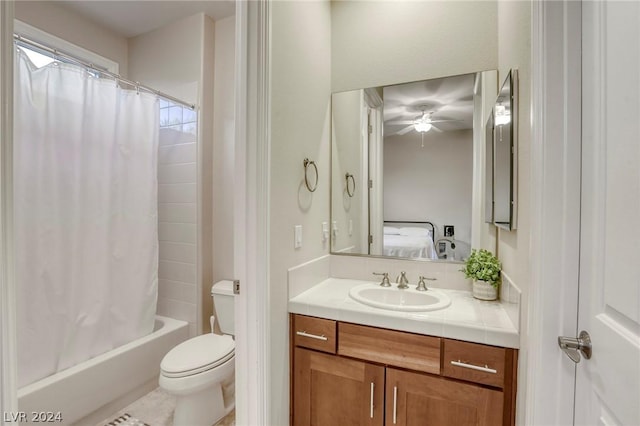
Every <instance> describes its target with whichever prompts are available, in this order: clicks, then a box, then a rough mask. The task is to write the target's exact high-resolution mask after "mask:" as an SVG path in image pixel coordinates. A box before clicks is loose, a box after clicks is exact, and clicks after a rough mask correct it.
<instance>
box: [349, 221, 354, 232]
mask: <svg viewBox="0 0 640 426" xmlns="http://www.w3.org/2000/svg"><path fill="white" fill-rule="evenodd" d="M352 235H353V219H349V236H352Z"/></svg>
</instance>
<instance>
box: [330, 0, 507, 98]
mask: <svg viewBox="0 0 640 426" xmlns="http://www.w3.org/2000/svg"><path fill="white" fill-rule="evenodd" d="M331 25H332V35H333V39H332V45H331V47H332V51H331V57H332V58H331V66H332V70H331V71H332V88H333V91H336V92H337V91H343V90H352V89H359V88H365V87H377V86H385V85H389V84H395V83H400V82H409V81H417V80H424V79H428V78H436V77H444V76H449V75H459V74H468V73H471V72H476V71H481V70H488V69H496V68H497V64H498V55H497V53H498V52H497V49H498V38H497V31H496V28H497V7H496V3H495V2H492V1H380V2H377V1H335V2H332V7H331Z"/></svg>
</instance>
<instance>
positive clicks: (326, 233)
mask: <svg viewBox="0 0 640 426" xmlns="http://www.w3.org/2000/svg"><path fill="white" fill-rule="evenodd" d="M328 239H329V222H322V241H323V242H324V241H327V240H328Z"/></svg>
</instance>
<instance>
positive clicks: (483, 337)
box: [289, 278, 518, 426]
mask: <svg viewBox="0 0 640 426" xmlns="http://www.w3.org/2000/svg"><path fill="white" fill-rule="evenodd" d="M362 285H363V281H358V280H346V279H335V278H330V279H328V280H325V281H323V282H321V283H320V284H317V285H316V286H315V287H313V288H311V289H309V290H307V291H306V292H304V293H302V294H300V295H298V296H296V297H294V298H293V299H291V300H290V301H289V312H290V337H291V338H290V342H291V382H292V383H291V390H292V392H291V424H293V425H311V424H316V425H342V424H345V425H347V424H348V425H352V424H354V425H407V424H433V425H456V426H460V425H512V424H514V420H515V395H516V376H517V375H516V369H517V357H518V350H517V345H518V334H517V331H516V330H515V328H514V327H513V325H511V323H510V321H509V320H508V318H507V316H506V314H505V313H504V312H503V311H502V307H501V305H500V303H499V302H481V301H477V300H475V299H473V298H472V297H471V296H470V295H469V294H468V292H465V291H455V290H442V289H440V290H436V292H442V293H445V294H446V296H447V297H450V298H451V305H450V306H448V307H446V308H442V309H438V310H434V311H428V312H422V311H420V312H412V311H395V310H388V309H380V308H373V307H369V306H366V305H364V304H362V303H359V302H357V301H355V300H354V299H353V298H352V297H350V296H349V291H350V290H351V289H352V288H356V287H358V286H362ZM370 285H371V286H372V288H375V287H374V286H375V284H373V283H372V284H370ZM393 289H395V288H393ZM393 289H392V290H393ZM396 291H404V290H396ZM429 291H432V290H429ZM427 293H428V291H427ZM409 309H411V308H409ZM474 318H475V319H477V321H473V319H474Z"/></svg>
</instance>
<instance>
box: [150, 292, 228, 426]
mask: <svg viewBox="0 0 640 426" xmlns="http://www.w3.org/2000/svg"><path fill="white" fill-rule="evenodd" d="M211 296H212V297H213V304H214V306H215V312H216V315H217V319H218V324H219V325H220V330H221V331H222V332H223V333H224V335H219V334H214V333H207V334H203V335H202V336H197V337H193V338H191V339H189V340H187V341H184V342H182V343H180V344H179V345H178V346H176V347H175V348H173V349H171V350H170V351H169V352H168V353H167V354H166V355H165V357H164V358H163V359H162V362H161V363H160V381H159V382H160V387H161V388H162V389H164V390H165V391H166V392H167V393H169V394H172V395H174V396H176V397H177V402H176V409H175V412H174V415H173V424H174V426H212V425H213V424H214V423H216V422H217V421H218V420H220V419H221V418H222V417H224V416H225V415H227V414H228V413H229V412H230V411H231V410H233V408H234V407H235V387H234V378H235V377H234V374H235V342H234V340H233V331H234V330H233V321H234V317H233V314H234V306H233V304H234V295H233V282H232V281H220V282H218V283H215V284H214V285H213V287H212V288H211ZM213 321H214V320H213V317H212V321H211V322H212V327H211V328H212V330H213Z"/></svg>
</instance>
